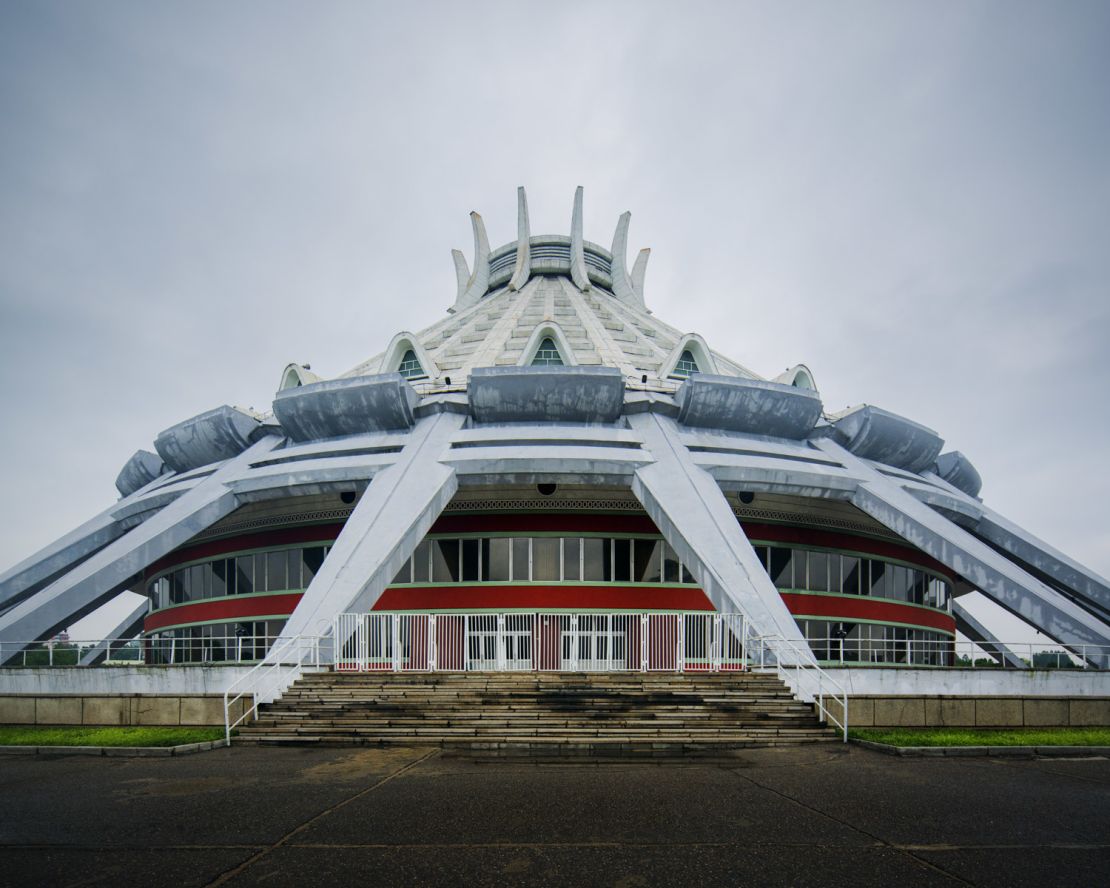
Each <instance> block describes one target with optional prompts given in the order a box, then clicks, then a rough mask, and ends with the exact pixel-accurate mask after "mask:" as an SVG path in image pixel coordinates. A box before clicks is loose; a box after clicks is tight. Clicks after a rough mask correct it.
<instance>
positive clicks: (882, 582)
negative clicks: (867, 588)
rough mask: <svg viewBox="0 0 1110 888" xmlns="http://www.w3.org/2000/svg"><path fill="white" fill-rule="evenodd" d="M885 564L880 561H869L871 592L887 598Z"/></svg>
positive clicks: (888, 594) (888, 595)
mask: <svg viewBox="0 0 1110 888" xmlns="http://www.w3.org/2000/svg"><path fill="white" fill-rule="evenodd" d="M886 568H887V566H886V564H884V563H883V562H881V561H872V562H871V594H872V595H874V596H875V597H876V598H889V597H890V593H889V592H888V582H887V569H886Z"/></svg>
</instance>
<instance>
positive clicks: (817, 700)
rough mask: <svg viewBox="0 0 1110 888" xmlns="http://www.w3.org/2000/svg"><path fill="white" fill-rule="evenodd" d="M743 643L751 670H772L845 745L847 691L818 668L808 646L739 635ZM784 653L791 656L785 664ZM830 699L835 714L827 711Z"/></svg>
mask: <svg viewBox="0 0 1110 888" xmlns="http://www.w3.org/2000/svg"><path fill="white" fill-rule="evenodd" d="M743 642H744V650H745V651H746V652H747V654H748V656H749V658H750V660H751V668H752V670H753V671H756V672H765V671H770V670H774V672H775V673H776V674H777V675H778V676H779V678H781V679H782V680H783V681H784V682H785V683H786V684H787V686H788V687H789V688H790V689H791V690H792V691H793V692H794V693H795V695H797V696H798V697H800V698H801V699H802V700H805V701H806V702H807V703H814V704H815V705H816V706H817V711H818V712H819V713H820V714H821V717H822V719H823V720H824V721H826V722H831V723H832V724H834V725H836V726H837V727H838V728H840V731H841V735H842V736H843V738H844V742H845V743H847V742H848V691H847V689H845V687H844V686H843V685H842V684H841V683H840V682H838V681H837V680H836V679H835V678H833V677H832V676H831V675H829V673H828V672H826V671H825V670H824V669H822V668H821V665H820V664H819V663H818V662H817V658H816V657H815V656H814V655H813V651H812V650H811V649H810V647H809V645H808V644H805V643H802V644H798V643H797V642H795V641H792V640H791V639H789V638H784V637H783V636H781V635H753V634H750V633H749V634H745V635H744V636H743ZM784 652H789V654H790V655H791V656H790V657H788V658H786V659H785V662H784V657H783V653H784ZM830 698H831V699H833V700H835V701H836V702H837V703H839V704H840V712H839V714H838V713H836V711H835V710H833V709H831V708H829V706H828V702H827V700H828V699H830Z"/></svg>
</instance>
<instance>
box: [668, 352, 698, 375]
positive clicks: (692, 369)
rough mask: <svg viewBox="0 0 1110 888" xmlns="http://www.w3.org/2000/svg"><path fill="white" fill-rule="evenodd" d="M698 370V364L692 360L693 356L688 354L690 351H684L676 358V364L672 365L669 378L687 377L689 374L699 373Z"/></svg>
mask: <svg viewBox="0 0 1110 888" xmlns="http://www.w3.org/2000/svg"><path fill="white" fill-rule="evenodd" d="M699 369H700V368H699V367H698V362H697V361H695V360H694V356H693V354H692V353H691V352H690V349H685V350H684V351H683V352H682V354H681V355H679V356H678V362H677V363H676V364H675V365H674V370H672V371H671V376H689V375H690V374H691V373H697V372H699Z"/></svg>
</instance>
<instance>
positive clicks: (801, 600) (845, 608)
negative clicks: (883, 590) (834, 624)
mask: <svg viewBox="0 0 1110 888" xmlns="http://www.w3.org/2000/svg"><path fill="white" fill-rule="evenodd" d="M780 594H781V595H782V600H783V601H785V602H786V607H787V609H788V610H789V611H790V613H792V614H809V615H811V616H814V617H838V618H840V619H844V620H879V621H881V622H883V623H912V624H914V625H917V626H928V627H930V628H933V629H941V630H943V631H945V632H955V631H956V620H955V619H954V618H953V617H951V616H949V615H948V614H946V613H943V612H942V611H933V610H927V609H924V608H920V607H913V606H911V605H908V604H899V603H898V602H896V601H883V600H882V599H878V598H866V597H856V596H854V595H853V596H846V597H844V598H839V597H837V596H835V595H805V594H803V593H798V592H782V593H780Z"/></svg>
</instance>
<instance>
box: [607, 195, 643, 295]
mask: <svg viewBox="0 0 1110 888" xmlns="http://www.w3.org/2000/svg"><path fill="white" fill-rule="evenodd" d="M631 219H632V214H631V213H621V217H620V218H619V219H618V220H617V230H616V231H615V232H614V233H613V251H612V252H613V295H614V296H616V297H617V298H618V299H619V300H620V301H621V302H625V303H627V304H628V305H631V306H633V307H635V308H640V309H644V308H645V306H644V268H643V265H646V264H647V260H646V259H644V260H643V263H642V264H641V257H643V255H644V253H645V252H647V251H641V252H640V255H639V256H637V257H636V267H635V268H634V269H633V271H634V272H638V273H639V278H640V286H639V288H637V286H636V283H635V279H634V278H633V277H631V276H630V275H629V274H628V262H627V257H628V223H629V221H631Z"/></svg>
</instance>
